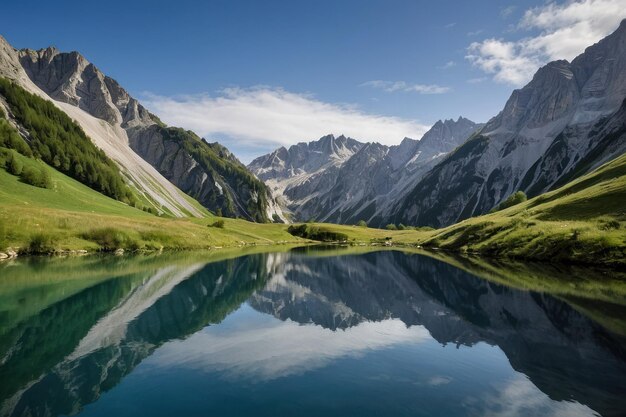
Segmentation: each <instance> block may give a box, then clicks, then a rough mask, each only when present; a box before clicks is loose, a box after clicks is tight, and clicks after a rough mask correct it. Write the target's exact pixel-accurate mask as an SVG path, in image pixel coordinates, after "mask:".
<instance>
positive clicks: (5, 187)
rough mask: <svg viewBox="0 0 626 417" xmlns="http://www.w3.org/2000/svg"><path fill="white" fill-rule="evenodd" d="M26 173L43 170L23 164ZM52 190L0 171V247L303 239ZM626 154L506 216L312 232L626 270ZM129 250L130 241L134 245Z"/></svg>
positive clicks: (56, 177)
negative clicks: (107, 236)
mask: <svg viewBox="0 0 626 417" xmlns="http://www.w3.org/2000/svg"><path fill="white" fill-rule="evenodd" d="M23 162H24V164H25V166H26V165H34V164H37V165H41V164H43V163H42V162H39V161H34V160H31V159H26V158H23ZM48 169H49V170H50V173H51V176H52V178H53V182H54V184H55V187H54V189H51V190H47V189H39V188H35V187H32V186H30V185H27V184H24V183H21V182H20V181H19V180H18V178H17V177H15V176H12V175H10V174H8V173H6V172H5V171H4V170H1V169H0V249H2V248H4V247H7V246H12V247H21V248H26V247H28V245H29V242H30V241H31V239H32V237H33V236H34V235H36V234H38V233H43V234H45V235H47V236H50V237H51V238H52V242H53V243H52V246H53V247H54V248H56V249H64V250H71V249H88V250H97V249H99V248H100V246H99V243H96V242H94V241H93V239H92V240H88V239H86V238H85V236H86V234H88V233H89V232H90V231H93V230H97V229H101V228H107V227H109V228H113V229H115V230H119V231H122V233H123V234H125V235H126V237H127V240H125V241H124V242H123V243H121V244H120V246H121V247H125V246H126V247H140V248H147V249H154V248H159V247H164V248H166V249H176V248H178V249H183V248H184V249H205V248H210V247H221V246H224V247H225V246H230V247H234V246H240V245H243V244H276V243H284V242H288V241H289V242H297V241H300V242H302V241H304V240H303V239H299V238H296V237H294V236H292V235H290V234H289V233H287V231H286V229H287V227H286V225H278V224H258V223H250V222H247V221H243V220H236V219H223V220H224V222H225V227H224V229H220V228H215V227H207V225H208V224H211V223H213V222H214V221H215V220H216V218H215V217H214V216H209V217H208V218H207V219H171V218H159V217H156V216H153V215H150V214H148V213H144V212H142V211H140V210H137V209H134V208H132V207H129V206H127V205H124V204H123V203H120V202H118V201H115V200H112V199H110V198H107V197H105V196H103V195H101V194H98V193H96V192H94V191H93V190H91V189H89V188H88V187H85V186H83V185H82V184H80V183H78V182H76V181H74V180H72V179H70V178H68V177H67V176H65V175H63V174H61V173H59V172H57V171H55V170H53V169H51V168H49V167H48ZM624 202H626V155H623V156H621V157H619V158H617V159H615V160H613V161H612V162H609V163H607V164H605V165H603V166H602V167H600V168H599V169H597V170H596V171H594V172H592V173H590V174H588V175H586V176H583V177H581V178H579V179H578V180H576V181H573V182H571V183H569V184H568V185H566V186H564V187H562V188H560V189H558V190H555V191H553V192H550V193H546V194H543V195H541V196H539V197H536V198H534V199H531V200H528V201H526V202H523V203H521V204H518V205H516V206H513V207H510V208H508V209H505V210H502V211H499V212H496V213H492V214H488V215H485V216H480V217H476V218H471V219H468V220H465V221H463V222H460V223H458V224H455V225H452V226H449V227H447V228H443V229H439V230H434V231H420V230H417V231H415V230H402V231H400V230H398V231H391V230H381V229H370V228H365V227H358V226H345V225H335V224H314V225H313V226H315V227H318V228H321V229H324V230H329V231H332V232H337V233H343V234H345V235H347V236H348V240H349V241H350V242H352V243H355V244H359V243H362V244H382V242H384V241H385V240H391V241H392V242H393V243H394V244H405V245H422V246H425V247H437V248H443V249H448V250H453V251H459V252H471V253H480V254H485V255H490V256H495V257H509V258H519V259H530V260H541V261H552V260H557V261H574V262H579V263H587V264H604V265H610V266H618V267H624V266H626V260H625V259H626V204H624ZM129 242H130V243H129Z"/></svg>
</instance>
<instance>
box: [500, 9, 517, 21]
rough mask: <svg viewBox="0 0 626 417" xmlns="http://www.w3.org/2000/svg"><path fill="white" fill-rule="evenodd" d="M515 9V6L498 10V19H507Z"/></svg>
mask: <svg viewBox="0 0 626 417" xmlns="http://www.w3.org/2000/svg"><path fill="white" fill-rule="evenodd" d="M515 9H517V6H507V7H503V8H502V9H500V17H501V18H503V19H507V18H509V16H511V15H512V14H513V13H514V12H515Z"/></svg>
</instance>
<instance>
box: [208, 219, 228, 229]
mask: <svg viewBox="0 0 626 417" xmlns="http://www.w3.org/2000/svg"><path fill="white" fill-rule="evenodd" d="M209 227H217V228H220V229H223V228H224V220H217V221H215V222H213V224H210V225H209Z"/></svg>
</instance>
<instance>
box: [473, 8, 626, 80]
mask: <svg viewBox="0 0 626 417" xmlns="http://www.w3.org/2000/svg"><path fill="white" fill-rule="evenodd" d="M624 10H626V0H578V1H567V2H565V3H562V4H557V3H554V2H551V3H548V4H546V5H543V6H540V7H535V8H532V9H529V10H527V11H526V12H525V13H524V16H523V17H522V19H521V20H520V22H519V23H518V25H517V28H518V29H519V30H524V31H533V32H535V33H537V34H536V35H533V36H527V37H524V38H522V39H520V40H514V41H508V40H504V39H495V38H490V39H485V40H483V41H481V42H474V43H472V44H471V45H470V46H469V47H468V52H467V56H466V58H467V59H468V60H469V61H470V62H471V63H472V64H473V65H475V66H476V67H478V68H480V69H482V70H483V71H485V72H486V73H488V74H493V79H494V80H495V81H497V82H503V83H508V84H512V85H515V86H520V85H523V84H525V83H526V82H528V81H529V80H530V78H531V77H532V75H533V74H534V73H535V71H536V70H537V69H538V68H539V67H540V66H541V65H543V64H545V63H547V62H548V61H551V60H555V59H568V60H571V59H572V58H574V57H575V56H576V55H578V54H580V53H581V52H583V51H584V50H585V48H586V47H587V46H589V45H591V44H593V43H595V42H597V41H598V40H600V39H602V38H603V37H605V36H606V35H608V34H609V33H611V32H612V31H614V30H615V29H616V28H617V26H618V25H619V22H620V21H621V19H623V18H624V16H625V13H624Z"/></svg>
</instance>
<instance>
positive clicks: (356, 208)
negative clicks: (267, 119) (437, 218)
mask: <svg viewBox="0 0 626 417" xmlns="http://www.w3.org/2000/svg"><path fill="white" fill-rule="evenodd" d="M480 127H481V125H480V124H476V123H474V122H472V121H471V120H468V119H465V118H463V117H459V118H458V120H456V121H454V120H445V121H441V120H440V121H438V122H437V123H435V124H434V125H433V127H432V128H431V129H430V130H429V131H428V132H426V134H425V135H424V136H423V137H422V139H421V140H419V141H418V140H414V139H410V138H404V140H402V142H401V143H400V144H399V145H394V146H385V145H381V144H379V143H362V142H359V141H357V140H355V139H351V138H346V137H345V136H339V137H334V136H333V135H328V136H324V137H323V138H321V139H319V140H317V141H314V142H309V143H299V144H297V145H293V146H291V147H290V148H289V149H286V148H284V147H281V148H279V149H277V150H276V151H274V152H272V153H270V154H268V155H264V156H261V157H259V158H257V159H255V160H254V161H252V163H250V165H248V168H249V169H250V170H251V171H252V172H254V173H255V174H256V175H257V176H258V177H259V178H260V179H262V180H264V181H265V182H266V184H267V185H268V186H269V187H270V189H271V190H272V192H273V193H274V194H276V195H278V196H281V197H282V198H280V200H279V201H281V202H282V204H283V205H284V206H285V207H286V208H287V210H289V211H290V212H291V215H292V216H293V217H294V220H301V221H306V220H309V219H315V220H318V221H326V222H333V223H346V224H354V223H356V222H358V221H359V220H365V221H367V222H368V223H369V224H370V225H372V226H380V225H382V224H383V222H384V221H385V219H387V218H389V216H390V215H391V213H390V209H391V208H392V207H393V206H394V204H395V203H397V202H399V201H401V200H402V199H403V198H404V197H406V195H407V193H408V192H409V191H410V190H411V189H412V188H413V187H414V186H415V185H416V184H417V182H418V181H419V179H420V178H421V177H422V176H423V175H424V174H425V173H426V172H428V171H429V170H430V169H431V168H432V167H434V166H435V165H436V164H437V162H439V161H441V160H442V159H443V157H444V156H445V155H446V154H447V153H449V152H451V151H452V150H454V149H455V148H456V147H458V146H459V145H461V144H462V143H463V142H464V141H465V140H466V139H467V138H468V136H469V135H470V134H472V133H473V132H474V131H476V130H477V129H478V128H480Z"/></svg>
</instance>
